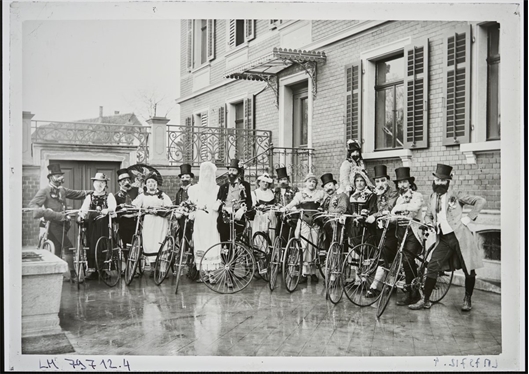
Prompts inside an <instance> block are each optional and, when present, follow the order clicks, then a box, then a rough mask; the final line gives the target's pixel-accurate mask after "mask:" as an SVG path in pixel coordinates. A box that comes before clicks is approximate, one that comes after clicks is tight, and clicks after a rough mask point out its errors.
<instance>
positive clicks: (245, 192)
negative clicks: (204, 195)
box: [217, 159, 253, 242]
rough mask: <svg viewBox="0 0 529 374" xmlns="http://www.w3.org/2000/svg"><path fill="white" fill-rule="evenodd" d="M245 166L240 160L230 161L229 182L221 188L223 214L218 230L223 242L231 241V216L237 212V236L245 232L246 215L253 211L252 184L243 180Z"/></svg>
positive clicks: (220, 198)
mask: <svg viewBox="0 0 529 374" xmlns="http://www.w3.org/2000/svg"><path fill="white" fill-rule="evenodd" d="M242 168H243V166H242V164H241V163H240V161H239V160H238V159H233V160H231V161H230V165H229V166H228V182H227V183H224V184H223V185H222V186H220V188H219V192H218V194H217V199H218V200H220V201H221V203H222V205H221V208H222V210H221V212H222V214H219V217H218V220H217V228H218V230H219V233H220V240H221V241H223V242H224V241H229V240H230V234H231V233H230V224H229V219H228V217H229V215H230V213H231V212H235V230H236V233H237V234H240V233H242V232H243V231H244V227H245V224H246V221H245V220H246V219H245V218H244V213H246V212H247V211H250V210H252V208H253V202H252V191H251V187H250V183H248V182H246V181H244V180H242V176H241V175H242V172H243V170H242Z"/></svg>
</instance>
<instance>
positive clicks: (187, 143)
mask: <svg viewBox="0 0 529 374" xmlns="http://www.w3.org/2000/svg"><path fill="white" fill-rule="evenodd" d="M185 124H186V127H185V129H184V134H183V137H182V140H183V144H182V156H183V162H187V163H191V160H192V159H193V118H192V117H186V121H185Z"/></svg>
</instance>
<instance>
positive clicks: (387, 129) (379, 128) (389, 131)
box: [375, 87, 393, 149]
mask: <svg viewBox="0 0 529 374" xmlns="http://www.w3.org/2000/svg"><path fill="white" fill-rule="evenodd" d="M375 137H376V144H375V145H376V148H377V149H383V148H392V147H393V87H389V88H387V89H384V90H380V91H377V93H376V114H375Z"/></svg>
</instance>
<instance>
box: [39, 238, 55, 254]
mask: <svg viewBox="0 0 529 374" xmlns="http://www.w3.org/2000/svg"><path fill="white" fill-rule="evenodd" d="M42 249H44V250H46V251H49V252H51V253H53V254H55V244H53V242H52V241H51V240H45V241H44V243H42Z"/></svg>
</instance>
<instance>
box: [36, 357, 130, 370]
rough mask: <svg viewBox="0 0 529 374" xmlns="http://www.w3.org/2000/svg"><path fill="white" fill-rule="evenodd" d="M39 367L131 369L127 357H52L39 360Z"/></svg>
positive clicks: (56, 368)
mask: <svg viewBox="0 0 529 374" xmlns="http://www.w3.org/2000/svg"><path fill="white" fill-rule="evenodd" d="M39 369H50V370H60V369H68V370H79V371H85V370H94V371H131V369H130V363H129V361H128V360H127V359H125V358H123V359H119V360H117V361H116V360H113V359H110V358H105V359H102V360H101V359H96V360H92V359H90V358H83V359H80V358H66V357H64V358H52V359H46V360H44V359H43V360H39Z"/></svg>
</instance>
